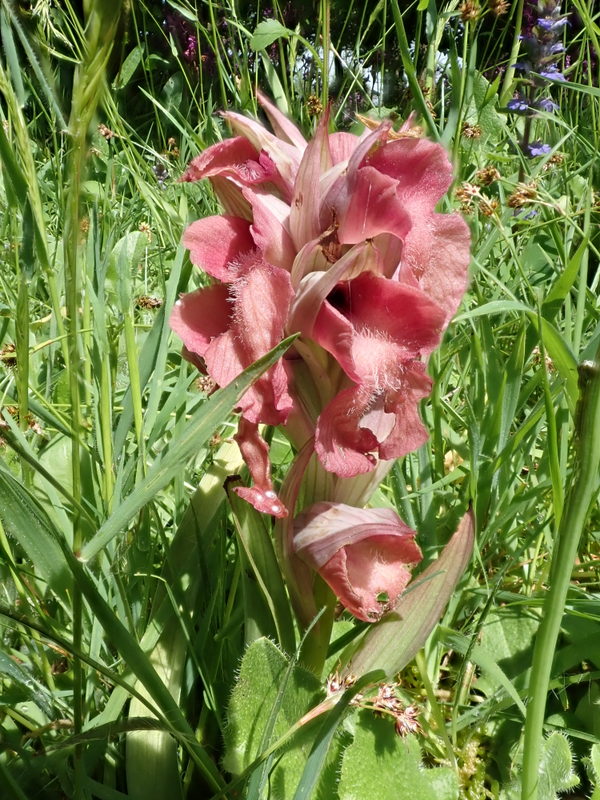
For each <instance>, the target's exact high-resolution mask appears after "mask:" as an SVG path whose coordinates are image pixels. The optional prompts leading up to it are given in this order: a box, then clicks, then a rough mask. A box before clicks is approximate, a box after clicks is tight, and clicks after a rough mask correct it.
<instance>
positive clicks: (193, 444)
mask: <svg viewBox="0 0 600 800" xmlns="http://www.w3.org/2000/svg"><path fill="white" fill-rule="evenodd" d="M294 338H295V336H290V337H288V338H287V339H284V341H283V342H281V343H280V344H278V345H277V347H275V348H273V350H271V351H270V352H269V353H267V354H266V355H265V356H263V357H262V358H261V359H259V360H258V361H256V362H255V363H254V364H252V365H251V366H250V367H248V368H247V369H245V370H244V372H242V373H241V375H239V376H238V377H237V378H236V379H235V380H233V381H232V382H231V383H230V384H229V385H228V386H226V387H225V388H224V389H219V391H217V392H215V393H214V394H213V395H212V397H211V398H210V399H209V400H207V401H206V403H203V404H202V406H201V407H200V408H199V409H198V410H197V411H196V413H195V414H194V415H193V416H192V418H191V419H190V421H189V423H188V425H187V427H186V429H185V431H184V433H183V434H181V436H178V437H176V438H174V439H173V440H172V441H171V443H170V445H169V447H168V449H167V451H166V452H165V454H164V455H163V456H162V457H161V458H160V459H159V460H158V461H157V462H155V463H154V464H153V465H152V466H151V467H150V469H149V470H148V473H147V475H146V477H145V478H144V480H143V481H141V482H140V483H139V485H138V486H137V487H136V489H135V490H134V491H133V492H132V493H131V494H130V495H129V496H128V497H127V498H125V500H124V501H123V502H122V503H121V504H120V505H119V506H118V508H116V509H115V511H114V513H113V514H112V515H111V516H110V517H109V518H108V519H107V520H106V522H105V523H104V525H102V527H101V528H100V530H99V531H98V533H97V534H96V536H94V538H93V539H92V540H91V541H89V542H88V543H87V545H85V547H84V548H83V550H82V560H84V561H85V560H89V559H91V558H93V557H94V556H95V555H96V554H97V553H98V552H99V551H100V550H102V548H103V547H105V546H106V545H107V544H108V542H110V541H111V539H113V538H114V537H115V536H117V534H119V533H120V532H121V531H122V530H124V529H125V527H126V526H127V525H128V524H129V521H130V520H131V519H132V517H134V516H135V514H137V512H138V511H139V510H140V509H142V508H143V507H144V506H145V505H146V504H147V503H149V502H150V501H151V500H153V499H154V498H155V496H156V493H157V492H159V491H160V490H161V489H164V487H165V486H167V484H168V483H169V482H170V481H171V480H172V479H173V478H174V477H175V475H177V473H178V472H179V471H180V470H181V469H182V467H183V465H184V464H185V462H186V461H187V459H188V458H190V457H191V456H192V455H194V454H195V453H197V452H198V451H199V450H200V449H201V448H202V446H203V445H204V443H205V442H206V441H207V440H208V439H209V438H210V437H211V436H212V435H213V433H214V432H215V430H217V428H219V426H220V425H222V424H223V422H224V421H225V420H226V419H227V417H228V416H229V414H230V413H231V411H232V409H233V408H235V406H236V404H237V402H238V401H239V399H240V397H241V396H242V395H243V394H244V392H245V391H246V390H247V389H248V387H249V386H250V385H251V384H252V383H253V382H254V381H255V380H256V379H257V378H258V377H259V376H260V375H261V374H262V373H263V372H264V371H265V370H266V369H268V368H269V367H270V366H271V365H272V364H274V363H275V362H276V361H277V360H278V359H279V358H281V356H282V355H283V353H285V351H286V350H287V349H288V347H289V346H290V345H291V343H292V342H293V341H294Z"/></svg>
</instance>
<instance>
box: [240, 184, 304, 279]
mask: <svg viewBox="0 0 600 800" xmlns="http://www.w3.org/2000/svg"><path fill="white" fill-rule="evenodd" d="M243 195H244V197H245V198H246V200H247V201H248V202H249V204H250V206H251V208H252V227H251V232H252V238H253V240H254V242H255V244H256V246H257V247H258V248H259V250H260V251H261V253H262V255H263V257H264V260H265V261H267V262H268V263H269V264H273V266H275V267H282V268H283V269H285V270H287V271H288V272H289V271H290V270H291V269H292V264H293V263H294V258H295V257H296V249H295V248H294V244H293V242H292V237H291V236H290V232H289V227H288V220H289V212H290V207H289V206H288V205H287V203H284V202H283V200H280V199H279V198H278V197H275V195H272V194H255V193H254V192H253V191H252V190H250V189H244V190H243Z"/></svg>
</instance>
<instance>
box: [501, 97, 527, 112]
mask: <svg viewBox="0 0 600 800" xmlns="http://www.w3.org/2000/svg"><path fill="white" fill-rule="evenodd" d="M506 107H507V108H508V110H509V111H512V112H513V114H527V113H528V112H529V103H528V102H527V100H526V99H525V98H524V97H522V96H521V95H516V96H515V97H513V98H512V100H509V101H508V103H507V104H506Z"/></svg>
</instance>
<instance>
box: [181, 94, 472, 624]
mask: <svg viewBox="0 0 600 800" xmlns="http://www.w3.org/2000/svg"><path fill="white" fill-rule="evenodd" d="M259 101H260V103H261V105H262V107H263V109H264V110H265V111H266V113H267V115H268V117H269V119H270V122H271V124H272V126H273V130H274V132H275V133H274V134H273V133H271V132H269V131H268V130H267V129H266V128H265V127H264V126H263V125H261V124H260V123H258V122H256V121H254V120H252V119H249V118H247V117H244V116H242V115H240V114H236V113H233V112H225V113H224V115H223V116H224V117H225V118H226V119H227V120H228V122H229V123H230V125H231V127H232V129H233V133H234V137H233V138H231V139H228V140H225V141H223V142H219V143H218V144H216V145H213V146H212V147H209V148H208V149H207V150H205V151H204V152H203V153H202V154H201V155H200V156H198V157H197V158H195V159H194V160H193V161H192V162H191V164H190V165H189V167H188V169H187V171H186V172H185V174H184V176H183V180H184V181H196V180H200V179H203V178H208V179H209V180H210V181H211V183H212V185H213V188H214V190H215V193H216V194H217V196H218V198H219V200H220V201H221V204H222V205H223V208H224V212H225V213H223V214H221V215H216V216H212V217H207V218H205V219H201V220H198V221H196V222H193V223H192V224H191V225H190V226H189V227H188V228H187V230H186V232H185V234H184V244H185V245H186V246H187V247H188V249H189V250H190V257H191V260H192V262H193V263H194V264H195V265H197V266H198V267H199V268H201V269H202V270H203V271H204V272H205V273H207V274H208V275H210V276H211V277H212V278H213V279H214V282H213V283H212V284H211V285H210V286H208V287H206V288H203V289H199V290H197V291H195V292H191V293H189V294H185V295H183V296H182V297H181V298H180V300H178V302H177V304H176V306H175V308H174V309H173V313H172V316H171V327H172V328H173V330H174V331H175V332H176V333H177V334H178V335H179V336H180V337H181V339H182V340H183V343H184V346H185V348H184V355H185V356H186V357H187V358H188V359H189V360H190V361H192V363H194V364H195V365H197V366H199V367H200V368H201V370H203V371H204V372H205V373H206V374H207V375H208V376H210V378H211V379H212V380H213V381H214V382H215V384H216V385H217V386H225V385H227V384H228V383H230V382H231V381H232V380H234V379H235V378H236V377H237V376H238V375H239V374H240V373H241V372H242V371H243V369H244V368H245V367H247V366H249V365H250V364H252V363H253V362H254V361H255V360H256V359H258V358H259V357H261V356H263V355H264V354H265V353H267V352H268V351H269V350H270V349H271V348H272V347H274V346H275V345H276V344H278V343H279V342H280V341H281V340H282V339H283V338H285V337H286V336H288V335H290V334H293V333H299V334H300V337H299V338H298V339H297V340H296V342H295V343H294V346H293V347H292V348H291V350H290V351H289V352H288V353H287V354H286V356H285V357H284V358H282V359H280V360H279V361H278V362H277V363H276V364H275V365H274V366H273V367H271V368H270V369H269V370H268V371H267V372H266V373H265V374H264V375H262V376H261V377H260V378H259V379H258V380H257V381H256V382H255V383H254V385H253V386H252V387H251V388H250V389H249V390H248V391H247V392H246V394H245V395H244V396H243V397H242V399H241V401H240V405H239V410H240V412H241V418H240V422H239V427H238V432H237V435H236V437H235V439H236V441H237V443H238V445H239V447H240V450H241V453H242V456H243V458H244V460H245V462H246V464H247V466H248V470H249V472H250V476H251V479H252V485H251V486H248V487H238V488H236V489H235V491H236V492H237V493H238V494H239V495H240V496H241V497H243V498H244V499H245V500H246V501H248V502H249V503H251V504H252V505H253V506H254V507H255V508H256V509H257V510H258V511H260V512H263V513H266V514H270V515H272V516H274V517H275V518H277V519H279V520H280V521H281V523H280V528H279V529H280V530H281V531H282V544H281V546H280V554H282V557H283V559H284V561H286V563H285V564H284V565H283V566H282V568H283V570H284V573H285V574H286V575H287V576H288V577H289V576H290V575H291V576H292V581H291V583H292V584H293V582H294V580H295V578H297V577H298V576H300V578H299V579H298V581H297V584H298V586H300V584H302V586H304V587H306V585H307V579H306V576H307V574H308V575H309V576H310V575H313V576H314V574H315V573H318V574H319V575H320V576H321V577H322V578H323V580H325V581H326V582H327V583H328V584H329V586H330V588H331V589H332V591H333V592H334V593H335V595H336V596H337V597H338V598H339V599H340V600H341V602H342V603H343V604H344V605H345V606H346V608H348V609H349V610H350V611H352V613H353V614H355V616H357V617H359V618H360V619H363V620H369V621H373V620H375V619H377V618H378V617H379V616H381V614H382V613H383V612H384V611H385V610H386V609H387V608H388V607H389V605H390V603H393V602H394V601H395V600H396V598H397V597H398V595H399V594H400V592H401V591H402V590H403V588H404V586H405V584H406V582H407V581H408V579H409V577H410V566H411V565H413V564H415V563H416V562H418V561H419V559H420V551H419V548H418V547H417V546H416V545H415V544H414V542H413V538H414V535H415V534H414V531H411V530H410V529H409V528H408V527H407V526H406V525H404V523H403V522H402V521H401V520H400V519H399V518H398V516H397V515H396V514H395V512H392V511H389V510H383V509H365V508H364V506H365V504H366V503H367V502H368V500H369V498H370V496H371V495H372V493H373V492H374V491H375V489H376V488H377V486H378V484H379V483H380V482H381V480H382V478H383V477H384V476H385V474H386V473H387V472H388V471H389V469H390V468H391V466H392V464H393V462H394V460H395V459H397V458H399V457H402V456H404V455H405V454H406V453H408V452H410V451H412V450H415V449H416V448H418V447H420V446H421V445H422V444H423V443H424V442H425V441H426V440H427V436H428V434H427V430H426V429H425V427H424V425H423V423H422V421H421V419H420V415H419V403H420V401H421V400H422V399H423V398H425V397H427V396H428V395H429V393H430V391H431V387H432V382H431V378H430V377H429V376H428V374H427V371H426V366H427V359H428V356H429V355H430V353H431V352H432V351H433V350H434V349H435V348H436V347H437V346H438V345H439V343H440V340H441V336H442V334H443V331H444V330H445V328H446V327H447V325H448V323H449V321H450V319H451V317H452V316H453V314H454V313H455V311H456V309H457V307H458V304H459V303H460V300H461V298H462V295H463V293H464V291H465V288H466V285H467V269H468V264H469V243H470V236H469V231H468V228H467V226H466V224H465V222H464V220H463V219H462V218H461V217H460V215H458V214H455V213H454V214H442V213H438V212H436V211H435V207H436V205H437V203H438V202H439V200H440V199H441V198H442V197H443V195H444V194H445V192H446V191H447V190H448V188H449V186H450V183H451V181H452V177H453V176H452V167H451V164H450V162H449V160H448V156H447V154H446V152H445V150H444V149H443V147H442V146H441V145H439V144H435V143H433V142H430V141H428V140H426V139H422V138H418V137H416V136H415V135H414V134H413V132H412V131H411V130H410V125H407V126H405V128H404V129H403V130H402V131H401V132H400V133H396V132H394V131H393V130H392V128H391V124H390V123H389V122H384V123H383V124H381V125H379V126H377V127H376V128H375V130H365V131H364V133H363V134H362V135H361V136H355V135H353V134H350V133H331V134H330V133H328V123H329V119H328V116H329V115H328V112H325V113H324V114H323V116H322V118H321V121H320V123H319V125H318V126H317V130H316V133H315V135H314V137H313V139H312V140H311V141H309V142H307V141H306V140H305V138H304V136H303V135H302V134H301V133H300V131H299V130H298V129H297V128H296V126H295V125H293V124H292V123H291V122H290V121H289V120H288V119H287V118H286V117H285V116H284V115H283V114H281V113H280V112H279V111H278V109H277V108H276V107H275V106H274V105H272V104H271V103H270V102H269V101H268V100H267V99H266V98H264V97H263V96H262V95H260V94H259ZM262 425H272V426H278V427H279V428H280V430H281V431H282V432H283V433H284V434H285V435H286V436H287V438H288V439H289V441H290V443H291V444H292V446H293V447H294V450H295V451H296V452H297V453H298V455H297V456H296V459H295V461H294V462H293V463H292V466H291V467H290V469H289V473H288V478H290V476H292V477H291V478H290V480H292V479H293V481H295V482H296V484H297V488H298V487H300V486H302V491H301V492H299V491H296V492H295V494H294V492H290V491H287V490H286V491H285V492H283V493H282V494H281V496H280V494H279V493H278V492H277V490H276V487H275V486H274V483H273V479H272V477H271V469H270V460H269V448H268V445H267V443H266V441H265V439H264V438H263V436H262V430H261V427H260V426H262ZM298 496H300V497H301V498H302V499H301V508H300V509H296V508H295V506H296V497H298ZM282 497H283V499H282ZM284 500H285V502H284ZM286 506H287V507H286ZM297 510H298V511H300V512H301V513H300V514H299V515H298V516H297V517H296V519H295V522H294V520H293V519H292V517H293V515H294V514H295V512H296V511H297ZM286 517H287V518H288V520H287V521H286ZM325 527H327V529H328V530H327V533H325V532H324V530H325ZM294 576H295V577H294ZM310 580H313V579H312V578H311V579H310ZM288 584H289V585H290V580H288ZM307 592H308V593H309V592H310V589H303V590H300V589H299V590H298V591H297V592H296V594H297V597H296V598H295V599H296V603H295V607H296V609H298V606H299V605H302V604H303V603H304V604H306V597H305V596H303V595H305V594H306V593H307ZM290 594H291V595H292V600H293V601H294V597H293V594H294V590H293V588H292V587H290ZM299 616H301V615H299ZM304 618H305V619H306V620H310V618H312V617H311V614H310V613H306V614H305V615H304Z"/></svg>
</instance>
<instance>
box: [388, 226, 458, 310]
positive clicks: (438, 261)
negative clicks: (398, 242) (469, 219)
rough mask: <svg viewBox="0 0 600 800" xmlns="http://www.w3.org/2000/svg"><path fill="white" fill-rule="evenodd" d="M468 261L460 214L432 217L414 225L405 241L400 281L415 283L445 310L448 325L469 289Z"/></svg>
mask: <svg viewBox="0 0 600 800" xmlns="http://www.w3.org/2000/svg"><path fill="white" fill-rule="evenodd" d="M469 261H470V232H469V228H468V226H467V224H466V222H465V221H464V220H463V219H462V217H460V216H459V215H458V214H432V215H430V216H429V217H428V218H426V219H421V220H419V221H418V222H417V223H415V225H413V227H412V229H411V231H410V233H409V235H408V236H407V237H406V239H405V242H404V251H403V253H402V259H401V262H400V269H399V271H398V273H399V274H398V277H399V279H400V280H401V281H403V282H404V281H409V282H413V281H415V280H416V282H417V283H418V285H419V286H420V288H421V289H422V290H423V291H424V292H425V293H426V294H428V295H429V297H431V298H432V300H434V301H436V302H437V303H438V304H439V305H440V307H441V308H443V309H444V312H445V317H446V322H447V321H449V320H450V319H451V318H452V317H453V316H454V314H455V312H456V309H457V308H458V306H459V304H460V301H461V300H462V297H463V294H464V293H465V290H466V288H467V284H468V268H469ZM409 273H410V277H409Z"/></svg>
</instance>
